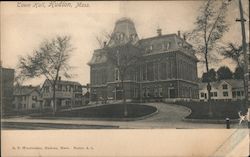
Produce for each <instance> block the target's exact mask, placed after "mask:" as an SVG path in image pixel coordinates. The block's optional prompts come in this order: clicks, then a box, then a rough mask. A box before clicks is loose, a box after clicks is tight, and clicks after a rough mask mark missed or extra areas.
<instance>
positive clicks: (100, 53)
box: [88, 17, 198, 65]
mask: <svg viewBox="0 0 250 157" xmlns="http://www.w3.org/2000/svg"><path fill="white" fill-rule="evenodd" d="M128 43H131V44H132V45H133V46H135V47H138V48H140V49H141V50H142V51H144V52H145V55H154V54H159V53H166V52H169V51H171V52H173V51H180V52H181V53H183V54H185V55H187V56H189V57H191V58H192V59H194V60H195V61H198V59H197V58H196V56H195V55H194V50H193V48H192V45H191V44H189V43H188V42H187V41H185V40H184V39H183V38H181V37H180V36H178V35H177V34H165V35H157V36H153V37H149V38H145V39H141V40H139V37H138V35H137V32H136V29H135V25H134V22H133V21H132V20H131V19H129V18H125V17H124V18H121V19H119V20H117V21H116V23H115V28H114V31H113V33H112V35H111V39H110V41H109V42H108V44H107V45H106V47H108V48H115V47H120V46H124V45H126V44H128ZM168 44H169V45H168ZM166 45H168V46H166ZM167 47H168V48H167ZM148 49H152V50H151V51H150V53H147V50H148ZM105 62H107V56H106V53H105V50H104V48H103V49H97V50H94V53H93V56H92V58H91V60H90V61H89V62H88V65H93V64H102V63H105Z"/></svg>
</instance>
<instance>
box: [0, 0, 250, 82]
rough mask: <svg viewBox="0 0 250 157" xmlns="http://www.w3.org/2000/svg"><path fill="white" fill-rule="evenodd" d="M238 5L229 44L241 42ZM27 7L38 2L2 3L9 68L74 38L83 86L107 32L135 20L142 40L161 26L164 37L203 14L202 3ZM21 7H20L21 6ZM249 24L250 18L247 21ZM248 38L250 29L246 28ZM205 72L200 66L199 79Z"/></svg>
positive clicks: (3, 43)
mask: <svg viewBox="0 0 250 157" xmlns="http://www.w3.org/2000/svg"><path fill="white" fill-rule="evenodd" d="M237 2H238V1H236V0H233V1H232V4H231V5H230V8H229V12H228V15H229V16H228V17H227V21H228V23H229V24H230V30H229V32H227V33H226V34H225V36H224V38H223V40H224V42H228V41H231V42H236V43H238V44H240V43H241V27H240V23H239V22H235V19H236V18H237V17H239V9H238V3H237ZM49 3H50V2H45V8H44V7H42V8H34V7H24V4H26V5H28V4H31V5H34V2H23V4H22V6H23V7H20V6H21V4H18V3H17V2H1V60H2V62H3V66H4V67H8V68H16V66H17V63H18V56H21V55H26V54H30V53H32V51H33V50H34V49H36V48H37V47H39V45H40V43H41V42H42V41H43V40H44V39H51V38H52V37H55V36H56V35H70V36H71V37H72V44H73V46H74V47H75V48H76V49H75V50H74V51H73V52H72V57H71V61H70V64H71V65H72V66H74V67H75V68H74V69H73V70H72V72H71V73H72V74H74V75H75V76H74V78H72V79H71V80H75V81H78V82H80V83H82V84H86V83H89V75H90V74H89V66H88V65H87V62H88V61H89V60H90V59H91V56H92V54H93V50H94V49H97V48H99V45H98V42H97V41H96V36H100V34H102V33H103V32H104V31H107V32H110V31H112V30H113V28H114V24H115V21H116V20H118V19H119V18H121V17H129V18H131V19H132V20H133V21H134V23H135V27H136V30H137V33H138V36H139V37H140V38H147V37H151V36H155V35H156V29H157V28H158V27H160V28H161V29H162V32H163V34H168V33H177V31H178V30H180V31H181V32H183V31H188V30H191V29H192V28H193V27H194V24H193V23H194V21H195V18H196V17H197V15H198V11H199V8H200V6H201V5H202V4H203V2H202V1H178V2H177V1H158V2H149V1H146V2H142V1H140V2H83V3H85V4H86V3H88V5H89V7H78V8H75V6H76V5H77V2H71V4H72V8H49V7H48V5H49ZM243 3H244V9H245V16H246V15H247V13H248V1H247V0H243ZM18 6H19V7H18ZM245 18H246V19H247V20H248V21H249V18H248V17H245ZM246 26H247V27H246V30H247V39H248V30H249V27H248V25H246ZM232 63H233V62H231V61H229V60H224V61H222V62H220V64H214V65H213V66H212V67H214V68H217V67H219V66H220V65H225V64H227V65H228V66H230V67H231V68H232V70H234V65H233V64H232ZM203 71H204V68H201V67H199V69H198V73H199V76H200V75H201V73H202V72H203ZM43 79H44V78H40V79H32V80H29V81H28V82H25V84H30V83H32V84H35V85H37V84H41V83H42V82H43Z"/></svg>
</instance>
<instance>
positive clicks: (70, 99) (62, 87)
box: [41, 79, 83, 109]
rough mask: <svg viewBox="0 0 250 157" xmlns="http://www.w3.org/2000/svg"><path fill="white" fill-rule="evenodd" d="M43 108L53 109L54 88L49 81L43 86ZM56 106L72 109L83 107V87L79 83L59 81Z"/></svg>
mask: <svg viewBox="0 0 250 157" xmlns="http://www.w3.org/2000/svg"><path fill="white" fill-rule="evenodd" d="M41 92H42V98H43V108H44V109H46V108H52V105H51V104H52V103H51V102H52V98H53V88H52V85H51V83H50V82H49V80H45V82H44V84H43V86H42V90H41ZM55 96H56V106H57V108H58V109H60V108H70V107H76V106H81V105H83V102H82V86H81V84H80V83H78V82H74V81H63V80H61V79H59V80H58V82H57V85H56V92H55Z"/></svg>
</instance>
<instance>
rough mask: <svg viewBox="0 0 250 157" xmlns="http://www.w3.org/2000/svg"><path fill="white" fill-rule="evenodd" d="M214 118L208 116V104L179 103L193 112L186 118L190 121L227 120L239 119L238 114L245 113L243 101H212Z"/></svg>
mask: <svg viewBox="0 0 250 157" xmlns="http://www.w3.org/2000/svg"><path fill="white" fill-rule="evenodd" d="M210 103H211V109H212V113H213V114H212V117H210V116H209V115H208V113H209V104H208V102H177V104H178V105H183V106H186V107H188V108H190V109H191V110H192V113H191V114H190V115H189V116H187V117H186V118H189V119H221V120H224V119H225V118H230V119H237V118H239V115H238V112H239V111H243V110H244V108H243V104H244V102H243V101H211V102H210Z"/></svg>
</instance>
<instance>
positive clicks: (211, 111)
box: [205, 46, 213, 117]
mask: <svg viewBox="0 0 250 157" xmlns="http://www.w3.org/2000/svg"><path fill="white" fill-rule="evenodd" d="M207 51H208V50H207V46H206V52H205V63H206V71H207V74H208V71H209V68H208V59H207V53H208V52H207ZM207 95H208V100H207V101H208V116H209V117H212V116H213V110H212V104H211V84H210V80H209V79H208V80H207Z"/></svg>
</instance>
